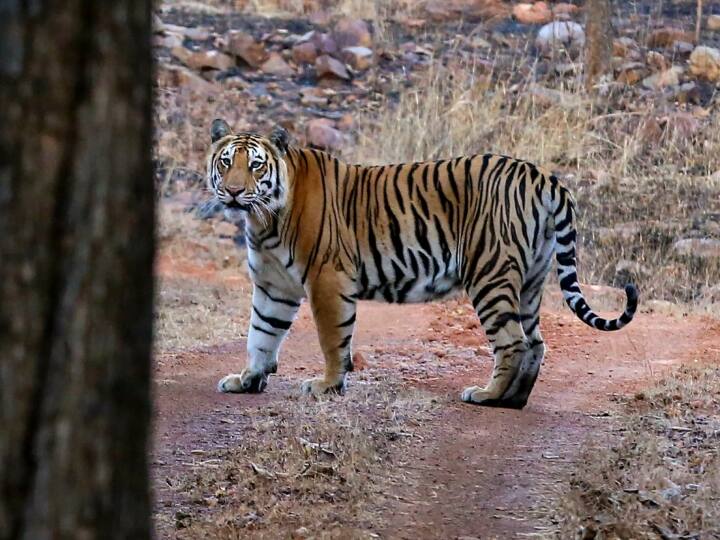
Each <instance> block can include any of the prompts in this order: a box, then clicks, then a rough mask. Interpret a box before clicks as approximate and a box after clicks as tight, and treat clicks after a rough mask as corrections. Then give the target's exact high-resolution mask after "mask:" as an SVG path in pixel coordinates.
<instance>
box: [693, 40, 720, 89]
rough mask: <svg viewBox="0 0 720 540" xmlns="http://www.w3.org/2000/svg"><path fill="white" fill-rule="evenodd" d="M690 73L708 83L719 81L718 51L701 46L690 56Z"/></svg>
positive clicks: (719, 55)
mask: <svg viewBox="0 0 720 540" xmlns="http://www.w3.org/2000/svg"><path fill="white" fill-rule="evenodd" d="M690 73H692V74H693V75H695V76H696V77H699V78H701V79H707V80H708V81H713V82H715V81H718V80H720V50H719V49H715V48H713V47H706V46H704V45H701V46H699V47H695V50H694V51H693V52H692V54H691V55H690Z"/></svg>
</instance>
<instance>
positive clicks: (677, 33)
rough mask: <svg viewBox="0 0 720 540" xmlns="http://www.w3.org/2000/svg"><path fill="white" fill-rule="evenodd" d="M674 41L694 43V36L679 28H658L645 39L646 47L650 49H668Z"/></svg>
mask: <svg viewBox="0 0 720 540" xmlns="http://www.w3.org/2000/svg"><path fill="white" fill-rule="evenodd" d="M676 41H687V42H689V43H694V42H695V36H694V35H693V34H692V33H691V32H686V31H685V30H681V29H679V28H668V27H666V28H658V29H657V30H653V31H652V32H650V35H649V36H648V38H647V46H648V47H652V48H664V47H670V46H672V44H673V43H674V42H676Z"/></svg>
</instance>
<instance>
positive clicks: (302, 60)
mask: <svg viewBox="0 0 720 540" xmlns="http://www.w3.org/2000/svg"><path fill="white" fill-rule="evenodd" d="M317 55H318V51H317V47H316V46H315V44H314V43H313V42H312V41H305V42H304V43H298V44H296V45H294V46H293V48H292V59H293V61H294V62H295V63H296V64H314V63H315V59H316V58H317Z"/></svg>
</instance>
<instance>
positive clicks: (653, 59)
mask: <svg viewBox="0 0 720 540" xmlns="http://www.w3.org/2000/svg"><path fill="white" fill-rule="evenodd" d="M645 62H647V64H648V66H650V67H651V68H652V69H653V70H655V71H665V70H666V69H669V68H670V65H669V64H670V63H669V62H668V60H667V59H666V58H665V56H663V55H662V53H659V52H657V51H648V52H647V54H646V55H645Z"/></svg>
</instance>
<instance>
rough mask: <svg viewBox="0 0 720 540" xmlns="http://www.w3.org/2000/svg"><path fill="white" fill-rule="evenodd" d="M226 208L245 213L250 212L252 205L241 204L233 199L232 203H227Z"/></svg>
mask: <svg viewBox="0 0 720 540" xmlns="http://www.w3.org/2000/svg"><path fill="white" fill-rule="evenodd" d="M225 206H226V207H227V208H232V209H233V210H244V211H245V212H247V211H248V210H250V205H248V204H243V203H240V202H238V201H236V200H235V199H233V200H232V201H230V202H226V203H225Z"/></svg>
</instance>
